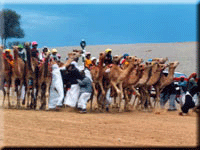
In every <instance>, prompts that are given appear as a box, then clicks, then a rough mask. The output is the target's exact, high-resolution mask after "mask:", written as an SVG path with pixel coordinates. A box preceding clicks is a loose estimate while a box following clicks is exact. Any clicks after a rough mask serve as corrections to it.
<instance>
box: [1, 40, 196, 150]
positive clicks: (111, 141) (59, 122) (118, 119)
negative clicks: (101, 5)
mask: <svg viewBox="0 0 200 150" xmlns="http://www.w3.org/2000/svg"><path fill="white" fill-rule="evenodd" d="M106 48H112V49H113V55H122V54H123V53H125V52H127V53H129V54H130V55H136V56H138V57H142V58H143V59H144V60H145V61H147V60H148V59H149V58H154V57H168V58H169V61H175V60H178V61H179V62H180V65H179V66H178V67H177V69H176V71H179V72H183V73H185V74H186V75H190V74H191V73H192V72H194V71H196V67H197V64H196V60H197V53H196V52H197V51H196V50H197V45H196V42H187V43H160V44H125V45H96V46H87V47H86V50H87V51H90V52H91V53H92V56H96V57H97V56H98V54H99V52H101V51H104V50H105V49H106ZM57 49H58V51H59V53H60V54H61V55H62V59H63V60H64V58H65V56H66V55H67V53H68V52H69V51H72V49H80V46H77V47H60V48H57ZM13 101H14V99H13ZM14 103H15V101H14ZM1 106H2V92H0V107H1ZM167 108H168V107H167V106H166V109H167ZM178 112H179V111H175V112H167V111H164V112H162V113H161V114H160V115H155V114H154V113H152V112H141V111H136V110H134V109H133V110H132V111H131V112H122V113H117V112H114V111H112V112H111V113H97V112H92V113H87V114H79V113H77V112H75V111H74V110H71V109H69V108H63V109H62V110H61V111H60V112H47V111H33V110H16V109H7V108H4V109H2V107H1V109H0V147H2V146H76V147H77V146H126V147H127V146H131V147H144V146H148V147H149V146H167V147H168V146H173V147H174V146H181V147H185V146H197V127H198V126H197V120H198V118H197V114H196V113H194V112H190V113H189V116H179V115H178ZM2 144H3V145H2Z"/></svg>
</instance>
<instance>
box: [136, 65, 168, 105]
mask: <svg viewBox="0 0 200 150" xmlns="http://www.w3.org/2000/svg"><path fill="white" fill-rule="evenodd" d="M166 67H167V66H166V64H159V63H158V62H152V69H151V75H150V77H149V80H148V81H147V82H146V83H145V85H144V86H143V87H142V90H143V91H144V93H145V94H143V95H146V96H145V97H144V98H143V100H142V106H143V104H144V103H145V101H146V100H147V102H148V103H149V104H150V107H151V108H153V107H152V105H151V102H150V94H151V93H150V91H151V88H152V86H153V85H155V84H156V83H157V82H158V81H159V80H160V77H161V73H162V71H163V70H164V69H165V68H166ZM138 106H139V101H138V103H137V105H136V108H138Z"/></svg>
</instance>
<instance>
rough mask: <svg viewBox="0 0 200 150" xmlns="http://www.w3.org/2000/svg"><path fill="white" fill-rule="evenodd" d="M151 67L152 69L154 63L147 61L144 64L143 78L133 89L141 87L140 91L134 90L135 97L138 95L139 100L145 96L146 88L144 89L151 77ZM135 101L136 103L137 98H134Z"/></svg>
mask: <svg viewBox="0 0 200 150" xmlns="http://www.w3.org/2000/svg"><path fill="white" fill-rule="evenodd" d="M151 69H152V63H150V62H146V63H145V64H144V65H143V72H142V75H141V78H140V79H139V81H138V82H137V83H136V84H135V85H134V87H133V89H136V88H139V92H137V90H134V92H135V93H136V97H135V99H136V98H137V97H138V98H139V100H141V98H142V97H144V94H145V89H143V87H144V86H145V84H146V83H147V81H148V80H149V78H150V73H151ZM141 101H142V100H141ZM134 103H135V100H134ZM134 103H133V105H134Z"/></svg>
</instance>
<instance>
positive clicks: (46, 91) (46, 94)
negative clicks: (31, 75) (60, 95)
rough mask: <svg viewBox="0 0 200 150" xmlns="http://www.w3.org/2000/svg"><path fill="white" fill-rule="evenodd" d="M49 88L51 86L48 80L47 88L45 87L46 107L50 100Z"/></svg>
mask: <svg viewBox="0 0 200 150" xmlns="http://www.w3.org/2000/svg"><path fill="white" fill-rule="evenodd" d="M49 88H50V81H47V82H46V89H45V99H44V100H45V101H44V108H45V107H46V104H47V106H48V102H49Z"/></svg>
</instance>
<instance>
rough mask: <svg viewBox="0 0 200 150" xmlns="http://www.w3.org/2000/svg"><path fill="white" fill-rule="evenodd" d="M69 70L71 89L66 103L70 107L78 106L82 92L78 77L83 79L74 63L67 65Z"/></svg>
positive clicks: (65, 99) (66, 97)
mask: <svg viewBox="0 0 200 150" xmlns="http://www.w3.org/2000/svg"><path fill="white" fill-rule="evenodd" d="M67 70H68V78H69V81H70V89H69V90H68V91H67V94H66V96H65V98H64V104H65V105H67V106H70V107H76V103H77V101H78V96H79V92H80V87H79V84H78V81H77V79H81V78H82V76H81V74H80V72H79V70H78V69H77V68H76V67H75V65H74V64H70V65H69V66H68V67H67Z"/></svg>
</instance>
